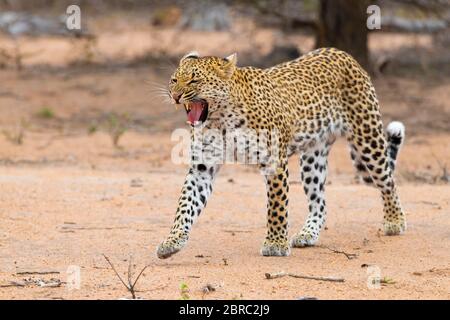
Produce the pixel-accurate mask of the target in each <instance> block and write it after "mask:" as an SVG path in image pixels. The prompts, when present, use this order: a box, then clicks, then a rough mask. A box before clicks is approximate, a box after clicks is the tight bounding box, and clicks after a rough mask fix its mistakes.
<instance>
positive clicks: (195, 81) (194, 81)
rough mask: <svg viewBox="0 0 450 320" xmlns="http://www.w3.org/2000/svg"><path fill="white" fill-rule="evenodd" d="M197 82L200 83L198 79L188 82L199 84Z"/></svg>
mask: <svg viewBox="0 0 450 320" xmlns="http://www.w3.org/2000/svg"><path fill="white" fill-rule="evenodd" d="M197 82H199V80H198V79H192V80H190V81H189V82H188V84H191V83H197Z"/></svg>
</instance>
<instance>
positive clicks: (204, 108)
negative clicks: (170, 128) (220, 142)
mask: <svg viewBox="0 0 450 320" xmlns="http://www.w3.org/2000/svg"><path fill="white" fill-rule="evenodd" d="M184 108H185V109H186V113H187V118H188V119H187V123H189V124H190V125H191V126H195V125H196V124H198V123H203V122H205V121H206V119H207V118H208V103H207V102H206V100H204V99H195V100H192V101H189V102H188V103H185V104H184Z"/></svg>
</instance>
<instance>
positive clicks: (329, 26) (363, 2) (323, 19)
mask: <svg viewBox="0 0 450 320" xmlns="http://www.w3.org/2000/svg"><path fill="white" fill-rule="evenodd" d="M370 4H371V3H370V1H368V0H320V9H319V23H318V29H317V35H316V47H318V48H320V47H335V48H338V49H341V50H344V51H346V52H348V53H350V54H351V55H352V56H353V57H354V58H355V59H356V60H357V61H358V62H359V63H360V64H361V65H362V66H363V67H364V68H365V69H366V70H369V69H370V65H369V51H368V46H367V34H368V29H367V25H366V20H367V13H366V10H367V7H368V6H369V5H370Z"/></svg>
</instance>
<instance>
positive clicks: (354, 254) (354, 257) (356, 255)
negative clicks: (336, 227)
mask: <svg viewBox="0 0 450 320" xmlns="http://www.w3.org/2000/svg"><path fill="white" fill-rule="evenodd" d="M321 247H322V248H325V249H328V250H330V251H331V252H334V253H340V254H343V255H344V256H346V257H347V259H348V260H351V259H356V258H358V254H356V253H347V252H345V251H341V250H337V249H333V248H330V247H327V246H321Z"/></svg>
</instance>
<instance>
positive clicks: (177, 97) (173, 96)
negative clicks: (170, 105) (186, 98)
mask: <svg viewBox="0 0 450 320" xmlns="http://www.w3.org/2000/svg"><path fill="white" fill-rule="evenodd" d="M172 98H173V100H175V103H176V104H179V103H180V98H181V93H177V92H172Z"/></svg>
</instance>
